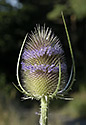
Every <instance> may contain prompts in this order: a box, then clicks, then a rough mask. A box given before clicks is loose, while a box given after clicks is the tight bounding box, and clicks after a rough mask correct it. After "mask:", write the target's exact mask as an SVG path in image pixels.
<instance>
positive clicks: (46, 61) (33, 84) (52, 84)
mask: <svg viewBox="0 0 86 125" xmlns="http://www.w3.org/2000/svg"><path fill="white" fill-rule="evenodd" d="M62 18H63V22H64V26H65V30H66V34H67V39H68V44H69V49H70V53H71V58H72V63H73V65H72V68H71V73H70V77H69V80H68V79H67V65H66V62H65V56H64V51H63V48H62V46H61V42H60V40H59V39H58V38H57V36H55V35H54V33H52V30H51V29H50V28H45V25H44V26H40V25H38V26H36V27H35V28H34V29H35V31H34V32H31V34H30V35H28V34H27V35H26V37H25V39H24V42H23V44H22V47H21V50H20V53H19V58H18V63H17V80H18V84H19V87H20V88H21V90H22V91H21V90H19V88H18V87H16V88H17V89H18V90H19V91H21V92H22V93H24V94H25V95H27V96H29V97H31V98H36V99H40V98H42V97H43V96H49V97H51V98H53V97H55V96H56V95H57V94H64V92H65V91H67V90H69V89H70V88H71V86H72V84H73V81H74V78H75V64H74V57H73V52H72V47H71V43H70V38H69V34H68V31H67V27H66V23H65V20H64V16H63V14H62ZM19 65H21V67H20V74H21V82H22V84H21V83H20V80H19V75H18V73H19Z"/></svg>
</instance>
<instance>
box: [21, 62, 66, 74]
mask: <svg viewBox="0 0 86 125" xmlns="http://www.w3.org/2000/svg"><path fill="white" fill-rule="evenodd" d="M21 64H22V70H24V71H30V73H33V72H35V71H38V70H39V71H42V72H48V73H50V72H54V73H57V72H58V71H59V66H55V65H54V64H52V65H48V64H47V65H45V64H40V65H37V64H34V65H28V66H27V65H25V63H24V62H22V63H21ZM61 70H62V72H66V70H67V66H66V64H65V63H62V64H61Z"/></svg>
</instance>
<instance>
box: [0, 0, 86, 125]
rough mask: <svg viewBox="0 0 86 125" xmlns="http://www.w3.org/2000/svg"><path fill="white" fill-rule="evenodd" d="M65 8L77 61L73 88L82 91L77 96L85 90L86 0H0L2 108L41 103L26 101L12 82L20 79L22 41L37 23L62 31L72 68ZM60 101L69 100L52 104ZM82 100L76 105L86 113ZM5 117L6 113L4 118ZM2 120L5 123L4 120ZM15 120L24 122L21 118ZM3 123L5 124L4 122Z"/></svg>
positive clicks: (76, 91)
mask: <svg viewBox="0 0 86 125" xmlns="http://www.w3.org/2000/svg"><path fill="white" fill-rule="evenodd" d="M61 11H64V15H65V18H66V23H67V26H68V30H69V34H70V38H71V41H72V46H73V50H74V56H75V62H76V82H75V84H74V86H73V90H74V92H75V93H78V94H75V95H77V96H80V93H82V91H84V93H85V91H86V77H85V76H86V66H85V64H86V42H85V40H86V0H53V1H52V0H47V1H46V0H35V1H34V0H19V1H16V3H15V4H14V3H12V1H11V2H10V0H6V1H5V0H0V100H1V103H0V109H1V110H0V112H2V113H3V112H4V111H6V110H7V109H6V110H5V109H4V108H6V107H7V106H8V105H11V107H12V105H17V106H19V105H20V104H21V106H23V107H24V106H25V107H28V108H31V107H32V106H31V105H33V106H34V105H37V102H35V101H30V100H29V101H27V102H26V101H25V102H23V103H22V102H21V99H20V97H21V94H20V93H19V92H17V91H16V89H15V88H14V87H13V85H12V82H14V83H17V81H16V63H17V58H18V53H19V50H20V47H21V44H22V41H23V39H24V37H25V35H26V33H27V32H29V33H30V32H31V30H34V27H35V26H36V24H41V25H44V23H45V24H46V26H49V27H51V28H52V30H53V32H55V34H56V35H58V37H59V38H60V40H61V42H62V44H63V47H64V49H65V54H66V58H67V60H68V61H67V63H68V64H69V65H68V67H69V69H70V63H71V61H70V56H69V51H68V48H67V47H68V46H67V38H66V34H65V30H64V26H63V22H62V19H61V13H60V12H61ZM72 92H73V91H72ZM85 94H86V93H85ZM85 94H82V96H80V97H83V96H84V97H86V96H85ZM75 95H74V96H75ZM77 96H76V97H77ZM18 100H19V101H18ZM77 100H78V99H77ZM79 101H80V100H79ZM77 102H78V101H76V103H77ZM82 102H83V101H82ZM16 103H17V104H16ZM67 103H68V102H67ZM55 104H56V105H55ZM60 104H62V105H63V104H66V103H65V102H64V101H55V100H54V101H53V102H52V106H51V107H53V108H55V107H56V108H57V107H60V108H61V106H62V105H60ZM79 104H80V105H78V107H77V106H76V105H77V104H75V103H73V105H75V107H77V109H76V108H75V109H76V110H77V112H78V111H79V114H80V113H81V112H82V111H83V115H82V116H83V117H86V113H85V112H84V109H85V108H86V103H84V102H83V103H81V102H80V103H79ZM2 105H3V106H2ZM70 105H71V104H70ZM83 105H84V106H83ZM14 107H15V106H14ZM69 107H70V106H69ZM7 108H8V107H7ZM3 109H4V111H3ZM8 109H9V108H8ZM12 109H13V107H12ZM9 110H10V109H9ZM13 111H14V110H13ZM7 112H8V110H7ZM9 112H10V111H9ZM13 113H14V112H13ZM14 115H15V113H14ZM5 117H6V116H4V115H3V118H2V119H4V118H5ZM79 117H81V116H79ZM6 118H7V117H6ZM7 119H8V118H7ZM5 120H6V119H5ZM5 120H2V121H5ZM2 121H1V123H3V122H2ZM15 121H16V120H15ZM15 124H16V125H20V123H18V122H17V123H15ZM21 124H22V123H21ZM26 124H27V123H26ZM55 124H56V123H55ZM1 125H5V124H4V123H3V124H1ZM6 125H7V124H6ZM11 125H13V124H11Z"/></svg>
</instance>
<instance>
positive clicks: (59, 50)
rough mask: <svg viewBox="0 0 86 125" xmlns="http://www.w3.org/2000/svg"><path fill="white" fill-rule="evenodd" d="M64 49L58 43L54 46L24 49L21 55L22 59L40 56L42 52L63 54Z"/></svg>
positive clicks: (49, 54)
mask: <svg viewBox="0 0 86 125" xmlns="http://www.w3.org/2000/svg"><path fill="white" fill-rule="evenodd" d="M63 53H64V51H63V50H62V48H61V47H60V46H59V45H57V46H56V45H55V46H54V47H51V46H47V47H41V48H40V49H39V50H38V49H35V50H32V51H30V50H28V51H27V50H24V53H23V55H22V58H23V59H26V60H27V59H29V58H37V57H40V56H43V55H44V54H46V55H48V56H51V55H56V54H63Z"/></svg>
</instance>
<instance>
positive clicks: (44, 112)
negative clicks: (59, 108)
mask: <svg viewBox="0 0 86 125" xmlns="http://www.w3.org/2000/svg"><path fill="white" fill-rule="evenodd" d="M48 104H49V97H48V96H43V97H42V98H41V114H40V125H48Z"/></svg>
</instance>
